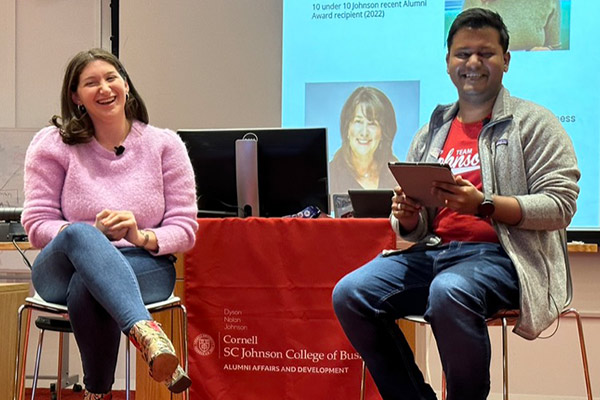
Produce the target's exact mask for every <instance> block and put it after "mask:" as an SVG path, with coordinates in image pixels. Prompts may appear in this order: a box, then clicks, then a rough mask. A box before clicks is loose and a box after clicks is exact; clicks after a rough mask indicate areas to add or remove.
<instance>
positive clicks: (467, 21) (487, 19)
mask: <svg viewBox="0 0 600 400" xmlns="http://www.w3.org/2000/svg"><path fill="white" fill-rule="evenodd" d="M487 27H490V28H494V29H496V30H497V31H498V33H499V34H500V45H501V46H502V50H504V52H505V53H506V52H507V51H508V29H506V25H504V21H503V20H502V17H501V16H500V14H498V13H497V12H494V11H491V10H487V9H485V8H469V9H467V10H465V11H463V12H461V13H460V14H458V16H457V17H456V19H455V20H454V22H453V23H452V26H451V27H450V31H449V32H448V40H447V42H446V43H447V45H448V51H450V47H452V40H453V39H454V35H456V32H458V31H459V30H460V29H462V28H472V29H481V28H487Z"/></svg>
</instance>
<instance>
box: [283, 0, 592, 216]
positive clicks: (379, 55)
mask: <svg viewBox="0 0 600 400" xmlns="http://www.w3.org/2000/svg"><path fill="white" fill-rule="evenodd" d="M359 3H362V4H363V5H364V4H365V3H371V4H372V3H377V6H378V7H374V8H371V9H368V11H370V12H367V9H366V8H364V7H361V9H359V10H356V9H355V10H354V12H355V13H357V12H360V11H362V14H355V15H354V16H353V17H349V18H344V17H343V16H344V14H343V13H351V12H352V11H351V9H352V7H353V6H355V5H357V4H359ZM383 3H385V2H377V1H373V2H370V1H362V2H355V1H349V2H344V1H337V0H333V1H331V0H330V1H306V0H284V4H283V62H282V67H283V74H282V125H283V126H284V127H294V126H326V127H327V128H328V137H329V158H330V159H331V157H332V156H333V154H334V153H335V151H336V150H337V148H338V147H339V145H340V132H339V114H340V111H341V108H342V106H343V103H344V101H345V99H346V98H347V97H348V95H349V94H350V93H351V92H352V90H353V89H354V88H356V87H357V86H361V85H364V86H375V87H378V88H379V89H381V90H382V91H383V92H384V93H386V95H388V97H390V99H391V100H392V103H393V105H394V109H395V110H396V114H397V121H398V127H399V130H398V133H397V135H396V139H395V142H394V153H395V154H396V156H398V158H400V159H404V157H405V156H406V149H407V146H408V144H409V142H410V140H411V138H412V136H413V134H414V132H415V131H416V130H417V129H418V127H419V126H421V125H422V124H424V123H425V122H426V121H427V120H428V118H429V115H430V113H431V112H432V111H433V109H434V108H435V106H436V105H437V104H442V103H450V102H453V101H455V100H456V90H455V88H454V86H453V85H452V82H451V81H450V79H449V78H448V75H447V73H446V63H445V56H446V47H445V35H446V30H447V22H448V21H449V20H451V19H452V18H453V16H454V15H456V13H457V11H458V10H460V8H461V7H462V1H446V2H444V1H441V0H428V1H400V2H399V3H400V4H402V6H401V7H395V8H384V7H383ZM411 5H412V6H411ZM332 9H333V11H332ZM562 9H563V30H565V29H567V28H569V31H568V32H566V35H565V37H567V38H568V40H569V44H568V50H554V51H539V52H536V51H513V52H512V59H511V63H510V69H509V72H508V73H507V74H506V75H505V77H504V84H505V86H506V87H507V88H508V89H509V91H510V92H511V94H512V95H514V96H518V97H522V98H525V99H528V100H531V101H534V102H536V103H539V104H541V105H543V106H545V107H547V108H549V109H550V110H552V111H553V112H554V114H555V115H556V116H557V117H559V118H561V117H562V121H563V126H564V127H565V129H566V130H567V132H568V133H569V135H570V136H571V138H572V140H573V143H574V145H575V149H576V152H577V157H578V161H579V167H580V168H581V171H582V178H581V180H580V185H581V189H582V190H581V194H580V197H579V200H578V211H577V214H576V215H575V218H574V220H573V222H572V224H571V227H599V226H600V184H599V176H600V163H599V155H600V69H599V65H600V50H599V44H598V39H600V24H598V22H597V17H598V15H600V1H597V0H577V1H573V2H571V1H562ZM331 12H332V14H329V13H331ZM336 14H337V15H338V17H337V18H336V17H335V15H336ZM316 15H321V16H323V15H327V16H330V17H331V18H325V19H323V18H316V17H314V16H316ZM348 16H349V15H348V14H346V17H348ZM565 117H566V118H565ZM573 117H574V122H572V121H571V120H572V119H573ZM569 121H571V122H569ZM540 145H543V143H540Z"/></svg>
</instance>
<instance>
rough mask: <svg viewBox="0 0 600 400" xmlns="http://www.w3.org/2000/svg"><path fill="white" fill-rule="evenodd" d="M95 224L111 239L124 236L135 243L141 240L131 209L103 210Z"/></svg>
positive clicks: (97, 216)
mask: <svg viewBox="0 0 600 400" xmlns="http://www.w3.org/2000/svg"><path fill="white" fill-rule="evenodd" d="M94 226H95V227H96V228H98V229H99V230H100V231H101V232H102V233H104V235H105V236H106V237H107V238H109V239H110V240H121V239H123V238H124V239H125V240H127V241H128V242H130V243H132V244H135V245H137V244H136V243H137V242H139V238H140V233H139V230H138V227H137V222H136V220H135V216H134V215H133V213H132V212H131V211H114V210H102V211H101V212H100V213H98V214H97V215H96V222H95V223H94ZM142 240H143V236H142Z"/></svg>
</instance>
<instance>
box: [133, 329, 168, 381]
mask: <svg viewBox="0 0 600 400" xmlns="http://www.w3.org/2000/svg"><path fill="white" fill-rule="evenodd" d="M129 340H131V342H132V343H133V344H134V346H135V347H137V349H138V350H139V351H140V353H141V354H142V358H143V359H144V361H146V363H147V364H148V366H149V367H150V376H151V377H152V378H153V379H154V380H156V381H158V382H164V381H166V380H171V378H172V376H173V374H174V373H175V371H176V369H177V367H178V366H179V359H178V358H177V356H176V355H175V348H174V347H173V344H172V343H171V341H170V340H169V338H168V337H167V335H165V333H164V332H163V330H162V329H161V328H160V324H158V323H157V322H156V321H139V322H137V323H136V324H135V325H133V327H132V328H131V330H130V331H129Z"/></svg>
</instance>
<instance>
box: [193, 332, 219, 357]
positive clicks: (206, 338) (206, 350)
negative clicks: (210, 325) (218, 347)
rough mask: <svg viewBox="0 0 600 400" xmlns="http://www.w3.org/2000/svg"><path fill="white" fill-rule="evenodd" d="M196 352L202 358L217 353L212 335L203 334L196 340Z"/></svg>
mask: <svg viewBox="0 0 600 400" xmlns="http://www.w3.org/2000/svg"><path fill="white" fill-rule="evenodd" d="M194 350H195V351H196V353H198V354H200V355H201V356H209V355H211V354H212V352H213V351H215V341H214V340H213V338H212V337H210V335H207V334H205V333H201V334H199V335H198V336H196V338H195V339H194Z"/></svg>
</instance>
